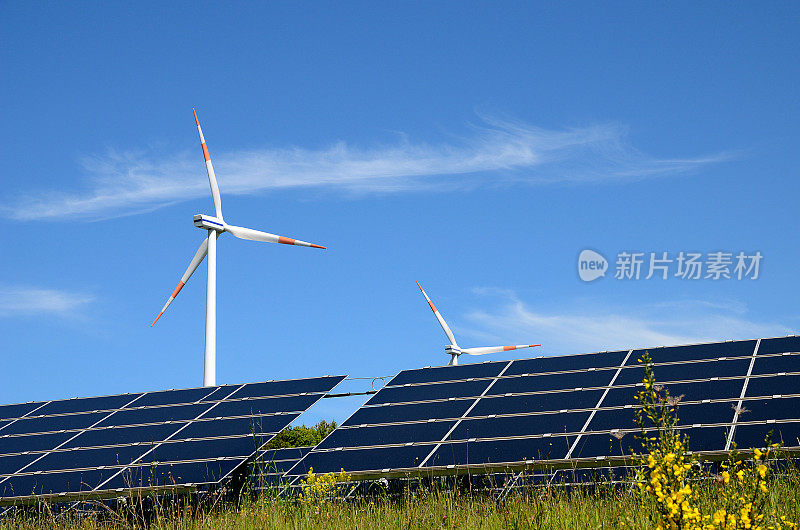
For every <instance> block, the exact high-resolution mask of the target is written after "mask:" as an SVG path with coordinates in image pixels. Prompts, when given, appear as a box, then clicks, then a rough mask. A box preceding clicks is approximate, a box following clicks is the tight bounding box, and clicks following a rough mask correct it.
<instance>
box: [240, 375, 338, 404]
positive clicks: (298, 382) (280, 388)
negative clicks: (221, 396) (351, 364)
mask: <svg viewBox="0 0 800 530" xmlns="http://www.w3.org/2000/svg"><path fill="white" fill-rule="evenodd" d="M336 379H338V381H335V380H336ZM342 379H344V376H335V377H331V376H326V377H314V378H310V379H295V380H291V381H269V382H266V383H248V384H246V385H244V387H243V388H242V389H241V390H237V391H236V392H235V393H233V394H231V396H230V398H231V399H240V398H244V397H264V396H282V395H289V394H303V393H305V392H323V393H324V392H328V391H329V390H330V389H331V388H333V387H334V386H335V385H336V384H338V383H339V382H340V381H341V380H342ZM334 381H335V382H334Z"/></svg>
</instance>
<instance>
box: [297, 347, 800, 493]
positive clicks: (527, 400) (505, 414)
mask: <svg viewBox="0 0 800 530" xmlns="http://www.w3.org/2000/svg"><path fill="white" fill-rule="evenodd" d="M798 350H800V337H780V338H773V339H754V340H745V341H727V342H717V343H706V344H696V345H685V346H672V347H658V348H648V349H647V351H649V352H650V356H651V358H652V359H653V361H654V363H655V364H654V372H655V375H656V379H657V381H658V383H659V384H661V385H664V386H665V387H666V388H667V389H668V390H669V392H670V394H671V395H672V396H673V397H675V398H679V399H680V404H679V407H678V417H679V421H678V428H679V429H681V430H682V431H683V432H685V433H686V434H688V435H689V437H690V449H691V450H692V451H696V452H703V453H707V454H710V455H720V454H723V452H724V451H727V450H729V449H730V448H731V447H732V445H733V444H738V445H739V447H751V446H759V445H762V444H763V442H764V436H765V435H766V433H767V432H768V431H770V430H771V431H772V432H773V438H774V439H775V440H782V441H783V442H784V443H785V444H786V445H787V446H788V447H794V448H800V430H799V429H798V426H800V407H798V406H797V405H799V404H800V362H795V361H800V353H798ZM644 351H645V349H637V350H628V351H615V352H602V353H594V354H580V355H566V356H558V357H539V358H534V359H522V360H514V361H495V362H486V363H480V364H472V365H462V366H447V367H437V368H424V369H418V370H408V371H404V372H401V373H399V374H398V375H397V376H395V377H394V378H393V379H392V380H391V381H390V382H389V383H388V384H387V385H386V386H385V387H383V388H382V389H381V390H380V391H379V392H378V393H377V394H376V395H374V396H373V397H372V399H370V400H369V401H368V402H367V403H366V404H365V405H364V406H362V407H361V408H359V409H358V410H357V411H356V412H355V413H354V414H353V415H352V416H351V417H350V418H349V419H348V420H347V421H345V422H344V423H343V424H342V425H341V426H340V427H339V428H337V429H336V430H335V431H334V432H333V433H331V434H330V435H329V436H328V437H327V438H326V439H325V440H324V441H323V442H322V443H321V444H320V445H318V446H317V447H315V448H314V449H313V450H312V451H310V452H309V453H308V454H307V455H305V456H304V457H303V459H302V460H300V461H299V462H298V464H297V465H296V466H295V467H294V468H293V469H291V470H290V471H289V472H288V473H287V474H288V475H289V476H293V477H301V476H303V474H304V473H306V472H307V470H308V469H309V468H310V467H313V468H314V471H315V472H317V473H327V472H338V471H339V470H340V469H341V468H344V469H345V471H347V472H348V473H351V474H352V475H354V476H356V477H358V476H361V477H363V478H368V477H371V476H403V475H408V474H414V473H418V474H430V473H448V472H451V471H448V470H453V469H455V470H456V471H455V472H458V470H467V469H472V470H473V472H476V471H480V470H483V471H484V472H490V471H497V470H502V469H504V468H505V469H526V468H530V467H531V466H533V467H547V466H552V467H559V466H562V467H564V466H578V467H581V466H589V465H591V466H597V465H598V462H601V463H602V462H612V461H614V460H613V459H615V458H616V459H617V460H616V462H619V463H622V462H624V459H625V457H627V456H629V455H631V454H632V452H635V451H640V450H641V442H640V441H639V440H637V439H636V438H635V434H636V432H638V428H637V427H636V425H635V424H634V422H633V417H634V413H635V411H636V408H637V406H638V405H637V404H636V401H635V395H636V393H637V392H639V391H640V390H641V389H642V387H643V384H642V378H643V369H642V366H641V364H639V363H637V362H636V361H637V359H639V358H640V357H641V356H642V354H643V353H644ZM778 393H780V395H778ZM609 459H611V460H609ZM619 463H618V464H614V465H610V466H609V465H606V468H607V469H608V470H611V469H617V468H618V467H619V465H620V464H619Z"/></svg>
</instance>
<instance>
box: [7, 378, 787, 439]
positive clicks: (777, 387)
mask: <svg viewBox="0 0 800 530" xmlns="http://www.w3.org/2000/svg"><path fill="white" fill-rule="evenodd" d="M775 394H784V395H787V394H800V375H773V376H767V377H751V378H750V381H749V382H748V383H747V394H746V395H747V396H748V397H756V396H772V395H775ZM6 430H7V429H6Z"/></svg>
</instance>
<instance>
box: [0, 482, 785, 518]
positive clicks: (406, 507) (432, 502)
mask: <svg viewBox="0 0 800 530" xmlns="http://www.w3.org/2000/svg"><path fill="white" fill-rule="evenodd" d="M697 489H698V494H699V498H700V503H701V505H707V506H708V507H711V506H716V505H718V504H719V501H720V495H721V491H722V486H721V485H720V484H718V483H716V482H713V481H707V482H704V483H701V484H700V485H698V486H697ZM768 502H769V507H770V508H771V509H772V510H774V511H775V512H777V513H780V514H783V515H785V516H787V518H788V519H789V520H794V521H797V520H800V473H798V472H797V471H793V472H791V473H789V474H788V475H783V476H781V477H778V478H776V479H775V480H774V481H773V483H772V484H771V487H770V495H769V501H768ZM656 517H657V516H656V512H655V506H654V505H653V504H652V503H650V502H648V501H647V500H643V499H642V497H641V496H640V495H638V494H637V493H636V492H635V491H634V490H633V489H632V488H627V487H612V486H608V485H606V486H604V485H597V486H595V487H593V488H573V489H570V490H568V489H565V488H561V487H558V486H552V487H549V488H540V489H530V490H528V491H526V492H522V493H518V494H514V495H511V496H509V497H508V498H507V499H506V500H504V501H502V502H499V501H497V500H495V499H494V498H492V497H489V496H484V495H471V494H469V493H458V492H456V491H451V490H446V491H438V492H437V491H421V492H417V493H414V494H405V495H403V496H401V497H399V498H394V499H393V500H389V499H387V498H374V499H371V500H365V499H356V500H352V501H343V500H333V501H330V502H322V503H317V504H305V503H303V502H302V501H299V500H277V499H273V498H261V499H255V500H253V499H245V500H243V501H241V502H239V503H237V504H218V505H216V506H215V507H214V508H213V509H211V510H208V509H204V510H192V509H190V508H179V507H177V505H174V506H169V505H168V506H161V507H160V509H158V510H156V511H155V513H154V515H153V517H152V518H151V519H150V520H149V521H145V520H144V518H142V517H141V516H137V514H136V511H135V510H131V511H124V510H120V511H117V512H113V513H104V514H102V515H92V516H83V517H76V516H66V517H57V516H54V515H52V514H50V513H48V511H47V509H46V508H44V507H42V509H41V510H40V511H39V515H31V514H27V515H15V516H12V517H8V518H6V519H5V520H3V521H0V530H11V529H14V530H17V529H19V530H23V529H33V528H52V529H54V530H56V529H85V530H90V529H92V530H93V529H98V530H99V529H117V528H119V529H122V528H138V527H142V528H144V527H148V528H153V529H162V528H163V529H175V530H182V529H186V530H194V529H198V530H199V529H205V528H215V529H216V528H226V529H227V528H229V529H245V528H298V529H299V528H304V529H305V528H320V529H323V528H324V529H339V528H361V529H366V530H375V529H380V528H392V529H395V528H485V529H493V528H534V529H536V528H542V529H545V528H546V529H549V528H563V529H586V528H620V527H622V526H625V527H627V528H654V527H655V524H654V522H653V521H655V520H656Z"/></svg>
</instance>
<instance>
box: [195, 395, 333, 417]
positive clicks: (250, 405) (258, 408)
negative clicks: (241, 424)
mask: <svg viewBox="0 0 800 530" xmlns="http://www.w3.org/2000/svg"><path fill="white" fill-rule="evenodd" d="M319 399H320V395H319V394H311V395H308V396H291V397H276V398H260V399H258V398H257V399H245V400H242V401H223V402H221V403H219V404H218V405H217V406H216V407H214V408H212V409H210V410H209V411H208V412H207V413H205V414H203V418H228V417H233V416H258V415H260V414H273V413H275V412H302V411H304V410H306V409H307V408H308V407H310V406H311V405H313V404H314V403H316V402H317V400H319Z"/></svg>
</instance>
